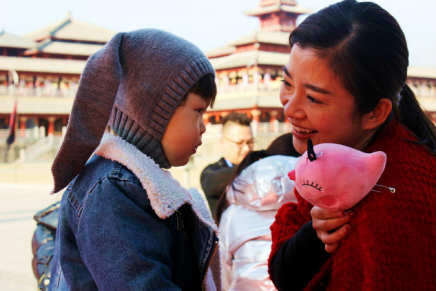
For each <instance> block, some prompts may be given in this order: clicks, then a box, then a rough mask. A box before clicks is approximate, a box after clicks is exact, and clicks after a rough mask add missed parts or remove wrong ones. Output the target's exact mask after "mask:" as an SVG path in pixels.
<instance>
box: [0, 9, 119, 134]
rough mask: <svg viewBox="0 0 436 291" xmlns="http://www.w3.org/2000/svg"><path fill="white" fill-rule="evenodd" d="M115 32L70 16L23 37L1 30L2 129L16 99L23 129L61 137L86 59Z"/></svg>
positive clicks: (0, 126) (0, 93)
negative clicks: (39, 130)
mask: <svg viewBox="0 0 436 291" xmlns="http://www.w3.org/2000/svg"><path fill="white" fill-rule="evenodd" d="M114 34H115V32H114V31H111V30H108V29H105V28H101V27H98V26H95V25H92V24H89V23H85V22H81V21H78V20H75V19H73V18H71V15H68V17H67V18H66V19H64V20H62V21H60V22H57V23H54V24H52V25H49V26H46V27H43V28H41V29H38V30H36V31H33V32H31V33H28V34H26V35H24V36H21V37H18V36H14V35H11V34H9V33H7V32H1V33H0V53H1V56H0V102H1V106H0V129H5V128H7V127H8V124H9V120H8V119H9V115H10V113H11V111H12V106H13V104H14V103H15V101H16V102H17V112H18V114H19V118H18V127H19V129H20V130H21V131H23V130H25V129H33V128H35V127H38V128H42V129H43V131H42V133H43V134H44V135H56V134H58V135H60V134H61V132H62V128H63V127H64V126H66V124H67V120H68V116H69V113H70V111H71V107H72V104H73V100H74V96H75V93H76V90H77V84H78V81H79V78H80V74H81V73H82V71H83V69H84V68H85V63H86V59H87V58H88V57H89V56H90V55H92V54H93V53H94V52H96V51H97V50H99V49H100V48H102V47H103V46H104V44H105V43H106V42H107V41H108V40H109V39H110V38H111V37H112V36H113V35H114Z"/></svg>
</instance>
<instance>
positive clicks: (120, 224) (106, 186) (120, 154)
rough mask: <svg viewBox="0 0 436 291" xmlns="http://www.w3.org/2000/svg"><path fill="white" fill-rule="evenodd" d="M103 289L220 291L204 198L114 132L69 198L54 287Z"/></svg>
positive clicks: (55, 261) (214, 234) (74, 184)
mask: <svg viewBox="0 0 436 291" xmlns="http://www.w3.org/2000/svg"><path fill="white" fill-rule="evenodd" d="M215 282H216V283H217V284H215ZM97 289H98V290H201V289H203V290H221V285H220V265H219V250H218V237H217V227H216V225H215V223H214V222H213V219H212V218H211V216H210V212H209V210H208V209H207V206H206V203H205V200H204V198H203V197H202V196H201V195H200V193H198V192H197V191H195V190H194V189H190V190H189V191H188V190H186V189H184V188H183V187H181V186H180V184H179V183H178V182H177V181H176V180H174V179H173V178H172V177H171V174H170V173H169V172H168V171H165V170H163V169H160V168H159V166H158V165H156V164H155V163H154V161H153V160H152V159H150V158H149V157H147V156H145V155H144V154H143V153H141V152H140V151H139V150H137V149H136V148H135V147H134V146H132V145H130V144H129V143H127V142H125V141H123V140H122V139H121V138H119V137H115V136H111V135H109V134H105V136H104V138H103V140H102V142H101V144H100V146H99V147H98V149H97V150H96V155H94V156H93V157H92V158H91V159H90V161H89V162H88V163H87V165H86V166H85V168H84V169H83V170H82V171H81V173H80V174H79V175H78V176H77V177H76V178H75V179H74V180H73V181H72V182H71V183H70V185H69V186H68V187H67V190H66V191H65V193H64V194H63V197H62V202H61V209H60V214H59V223H58V231H57V235H56V246H55V254H54V257H53V269H52V279H51V283H50V290H81V291H82V290H97Z"/></svg>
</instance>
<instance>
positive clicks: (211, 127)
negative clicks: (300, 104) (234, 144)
mask: <svg viewBox="0 0 436 291" xmlns="http://www.w3.org/2000/svg"><path fill="white" fill-rule="evenodd" d="M222 128H223V126H222V125H221V124H210V123H209V124H208V125H207V126H206V132H205V133H204V136H205V137H217V136H221V132H222ZM251 128H252V130H253V135H254V136H256V135H258V134H260V133H287V132H290V131H291V124H290V123H284V122H278V121H277V120H276V121H273V122H256V121H253V122H252V123H251Z"/></svg>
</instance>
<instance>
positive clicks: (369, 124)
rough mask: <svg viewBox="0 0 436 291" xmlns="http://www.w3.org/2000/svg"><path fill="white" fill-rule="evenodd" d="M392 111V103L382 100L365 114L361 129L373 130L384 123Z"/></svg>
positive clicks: (385, 99)
mask: <svg viewBox="0 0 436 291" xmlns="http://www.w3.org/2000/svg"><path fill="white" fill-rule="evenodd" d="M391 111H392V101H391V100H389V99H387V98H382V99H380V101H379V102H378V104H377V106H376V107H375V108H374V110H373V111H371V112H369V113H366V114H364V115H363V118H362V129H374V128H376V127H378V126H380V125H382V124H383V122H385V120H386V119H387V118H388V116H389V114H390V113H391Z"/></svg>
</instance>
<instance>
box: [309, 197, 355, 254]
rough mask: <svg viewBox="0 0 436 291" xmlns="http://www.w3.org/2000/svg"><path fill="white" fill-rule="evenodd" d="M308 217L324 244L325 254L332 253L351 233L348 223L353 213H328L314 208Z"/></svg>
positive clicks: (316, 207)
mask: <svg viewBox="0 0 436 291" xmlns="http://www.w3.org/2000/svg"><path fill="white" fill-rule="evenodd" d="M310 215H312V225H313V228H314V229H315V230H316V233H317V235H318V238H319V239H320V240H321V241H322V242H323V243H324V245H325V250H326V252H328V253H333V252H334V251H336V249H337V248H338V247H339V243H340V241H341V240H342V239H343V238H344V237H346V236H347V235H348V233H349V232H350V231H351V226H350V225H349V224H348V222H349V221H350V219H351V217H353V216H354V212H353V211H328V210H325V209H322V208H319V207H318V206H314V207H313V208H312V210H311V211H310Z"/></svg>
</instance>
